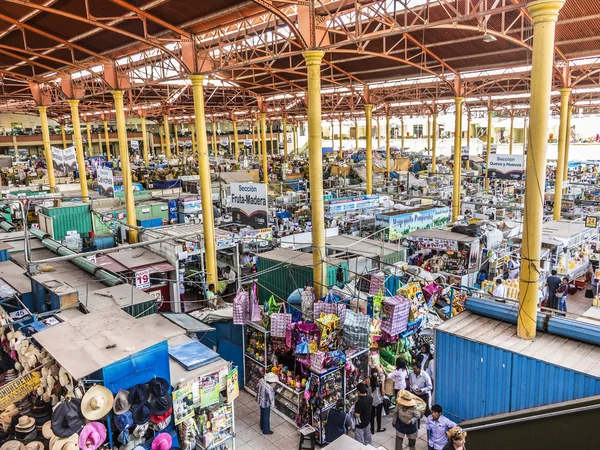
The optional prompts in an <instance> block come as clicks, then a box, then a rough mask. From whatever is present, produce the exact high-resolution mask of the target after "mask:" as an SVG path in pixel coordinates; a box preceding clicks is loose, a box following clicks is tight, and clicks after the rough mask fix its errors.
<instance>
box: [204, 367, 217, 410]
mask: <svg viewBox="0 0 600 450" xmlns="http://www.w3.org/2000/svg"><path fill="white" fill-rule="evenodd" d="M219 391H220V388H219V372H215V373H213V374H211V375H207V376H204V377H202V378H200V407H201V408H207V407H209V406H211V405H214V404H215V403H219Z"/></svg>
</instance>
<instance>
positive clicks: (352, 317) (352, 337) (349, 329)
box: [342, 310, 371, 348]
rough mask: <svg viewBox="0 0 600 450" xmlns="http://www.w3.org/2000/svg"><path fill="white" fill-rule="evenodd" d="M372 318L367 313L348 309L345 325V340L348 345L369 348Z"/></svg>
mask: <svg viewBox="0 0 600 450" xmlns="http://www.w3.org/2000/svg"><path fill="white" fill-rule="evenodd" d="M370 322H371V320H370V318H369V316H367V315H366V314H360V313H355V312H353V311H350V310H347V311H346V319H345V320H344V327H343V329H342V330H343V342H344V345H345V346H346V347H351V348H352V347H353V348H367V347H368V346H369V327H370Z"/></svg>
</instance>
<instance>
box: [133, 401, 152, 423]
mask: <svg viewBox="0 0 600 450" xmlns="http://www.w3.org/2000/svg"><path fill="white" fill-rule="evenodd" d="M151 415H152V413H151V412H150V405H149V404H148V403H144V404H143V405H140V406H138V407H137V408H133V413H132V416H133V423H135V424H136V425H142V424H144V423H148V421H149V420H150V416H151Z"/></svg>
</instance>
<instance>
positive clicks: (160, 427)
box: [152, 416, 173, 431]
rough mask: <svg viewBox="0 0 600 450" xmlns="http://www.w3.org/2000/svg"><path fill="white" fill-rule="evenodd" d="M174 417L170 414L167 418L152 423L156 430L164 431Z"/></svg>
mask: <svg viewBox="0 0 600 450" xmlns="http://www.w3.org/2000/svg"><path fill="white" fill-rule="evenodd" d="M172 419H173V416H169V417H167V418H166V419H165V420H163V421H162V422H158V423H155V424H153V425H152V428H153V429H154V431H162V430H164V429H165V428H167V427H168V426H169V424H170V423H171V420H172Z"/></svg>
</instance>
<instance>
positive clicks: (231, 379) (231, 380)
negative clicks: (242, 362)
mask: <svg viewBox="0 0 600 450" xmlns="http://www.w3.org/2000/svg"><path fill="white" fill-rule="evenodd" d="M239 395H240V387H239V382H238V368H237V367H235V368H234V369H233V370H232V371H231V372H229V373H228V374H227V403H229V404H232V403H233V401H234V400H235V399H236V398H238V396H239Z"/></svg>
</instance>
